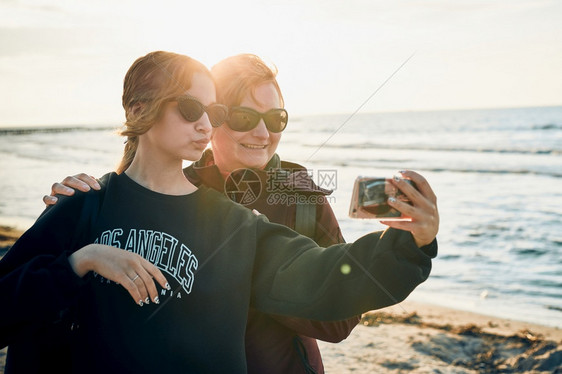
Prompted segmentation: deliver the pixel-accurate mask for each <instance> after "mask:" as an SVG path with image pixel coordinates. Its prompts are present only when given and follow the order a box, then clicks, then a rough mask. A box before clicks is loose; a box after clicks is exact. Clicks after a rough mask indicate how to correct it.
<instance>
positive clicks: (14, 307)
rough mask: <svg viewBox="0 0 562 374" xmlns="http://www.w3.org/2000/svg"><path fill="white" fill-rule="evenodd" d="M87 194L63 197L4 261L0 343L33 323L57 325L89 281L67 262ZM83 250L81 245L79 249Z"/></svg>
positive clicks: (0, 269)
mask: <svg viewBox="0 0 562 374" xmlns="http://www.w3.org/2000/svg"><path fill="white" fill-rule="evenodd" d="M83 197H84V196H83V194H81V193H77V196H74V197H71V198H65V197H60V200H59V202H58V203H57V205H56V206H54V207H52V208H50V209H48V210H47V211H45V212H44V213H43V214H42V215H41V216H40V217H39V218H38V219H37V221H36V222H35V224H34V225H33V226H32V227H31V228H30V229H29V230H27V231H26V232H25V233H24V234H23V235H22V236H21V237H20V238H19V239H18V240H17V241H16V243H14V245H13V246H12V248H10V250H9V251H8V252H7V253H6V254H5V255H4V257H3V258H2V259H1V260H0V295H1V297H2V301H3V305H5V307H2V308H0V343H2V344H6V342H5V340H7V339H8V337H9V336H10V335H11V334H13V332H14V331H17V330H18V329H19V328H20V327H24V326H26V325H28V324H30V323H37V322H47V321H54V320H56V319H57V318H59V314H60V311H61V310H63V309H65V308H67V307H68V306H69V305H70V304H71V302H72V299H73V296H74V295H75V294H76V292H77V291H78V289H79V288H80V287H81V286H82V285H83V284H84V281H83V280H82V279H81V278H80V277H78V276H77V275H76V273H74V271H73V270H72V268H71V266H70V263H69V262H68V256H69V255H70V254H71V253H72V252H73V251H74V250H76V249H77V248H73V247H72V246H73V245H77V244H79V241H78V242H77V241H76V240H75V238H76V237H77V235H79V234H80V233H78V232H77V230H80V229H81V228H79V227H77V225H78V221H79V220H78V217H79V216H80V213H81V208H82V205H83V200H84V199H83ZM80 244H82V243H80Z"/></svg>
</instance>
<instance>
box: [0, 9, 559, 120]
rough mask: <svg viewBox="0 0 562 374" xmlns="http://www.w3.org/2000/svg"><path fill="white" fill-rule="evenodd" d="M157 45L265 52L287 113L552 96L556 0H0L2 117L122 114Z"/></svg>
mask: <svg viewBox="0 0 562 374" xmlns="http://www.w3.org/2000/svg"><path fill="white" fill-rule="evenodd" d="M153 50H168V51H173V52H178V53H183V54H187V55H189V56H191V57H193V58H195V59H198V60H200V61H201V62H203V63H204V64H206V65H207V66H209V67H211V66H212V65H213V64H214V63H216V62H218V61H219V60H220V59H222V58H224V57H227V56H230V55H233V54H238V53H245V52H249V53H255V54H257V55H260V56H261V57H262V58H264V59H265V60H267V61H269V62H271V63H274V64H275V65H276V66H277V67H278V69H279V75H278V80H279V83H280V85H281V89H282V91H283V94H284V96H285V101H286V107H287V109H288V111H289V113H290V114H291V115H293V116H295V115H304V114H327V113H351V112H354V111H355V110H356V109H357V108H358V107H359V106H360V105H361V104H362V103H363V102H364V101H365V100H366V99H367V98H369V96H371V94H373V92H375V90H376V89H377V88H378V87H379V86H380V85H381V84H382V83H383V82H384V81H385V80H387V78H389V76H391V75H392V74H393V73H394V72H395V71H396V69H398V68H399V66H400V65H402V64H403V63H404V61H406V60H407V59H408V58H409V57H411V56H412V55H413V57H412V58H411V59H410V60H409V61H408V62H407V63H406V64H405V65H404V66H403V67H402V68H401V69H400V70H399V71H398V72H396V74H395V75H394V76H393V78H392V79H390V80H389V81H388V82H387V83H386V85H385V86H384V87H383V88H382V89H381V90H380V91H379V92H378V93H377V94H376V95H374V96H373V97H372V98H371V99H370V100H369V101H368V103H367V104H366V105H365V106H364V107H363V108H361V112H381V111H403V110H408V111H413V110H436V109H468V108H490V107H518V106H543V105H562V1H555V0H544V1H541V0H497V1H478V0H433V1H431V0H427V1H421V0H419V1H413V0H412V1H390V0H387V1H379V0H350V1H341V0H329V1H320V0H317V1H312V0H308V1H307V0H300V1H297V0H283V1H254V0H237V1H232V0H225V1H206V0H200V1H199V2H195V1H180V0H177V1H171V0H164V1H138V0H137V1H109V0H96V1H91V0H90V1H83V0H68V1H16V0H13V1H10V0H0V84H1V88H2V89H1V90H0V126H3V127H6V126H19V125H57V124H61V125H66V124H120V123H122V121H123V111H122V108H121V106H120V102H121V101H120V97H121V90H122V81H123V76H124V74H125V72H126V71H127V69H128V68H129V66H130V65H131V64H132V62H133V61H134V60H135V59H136V58H137V57H139V56H142V55H144V54H146V53H148V52H150V51H153Z"/></svg>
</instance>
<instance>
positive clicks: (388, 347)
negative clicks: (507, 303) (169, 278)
mask: <svg viewBox="0 0 562 374" xmlns="http://www.w3.org/2000/svg"><path fill="white" fill-rule="evenodd" d="M19 235H21V232H19V231H17V230H14V229H11V228H10V227H5V226H2V227H0V256H2V255H3V254H4V253H5V252H6V251H7V250H8V249H9V248H10V246H11V244H12V243H13V242H14V240H16V239H17V238H18V237H19ZM319 345H320V349H321V351H322V355H323V358H324V365H325V369H326V373H327V374H340V373H562V330H561V329H560V328H555V327H548V326H542V325H536V324H530V323H526V322H519V321H512V320H507V319H500V318H496V317H489V316H485V315H479V314H475V313H470V312H465V311H461V310H455V309H450V308H444V307H441V306H436V305H431V304H422V303H418V302H412V301H408V300H406V301H405V302H403V303H401V304H399V305H395V306H392V307H389V308H385V309H381V310H377V311H372V312H369V313H366V314H364V315H363V319H362V321H361V325H359V326H357V327H356V328H355V329H354V330H353V331H352V333H351V335H350V336H349V337H348V338H347V339H346V340H345V341H343V342H341V343H338V344H332V343H325V342H319ZM5 358H6V349H3V350H0V374H2V373H3V372H4V362H5Z"/></svg>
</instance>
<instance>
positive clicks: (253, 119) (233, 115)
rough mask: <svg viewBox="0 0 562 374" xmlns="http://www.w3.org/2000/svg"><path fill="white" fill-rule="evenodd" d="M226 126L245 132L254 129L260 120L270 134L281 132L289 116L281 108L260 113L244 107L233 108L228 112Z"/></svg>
mask: <svg viewBox="0 0 562 374" xmlns="http://www.w3.org/2000/svg"><path fill="white" fill-rule="evenodd" d="M228 112H229V113H228V119H227V121H226V124H227V125H228V127H230V128H231V129H232V130H234V131H240V132H246V131H250V130H253V129H255V128H256V126H257V125H258V123H260V119H263V122H265V127H267V129H268V130H269V131H271V132H281V131H283V130H285V127H287V122H288V121H289V115H288V114H287V111H286V110H285V109H283V108H276V109H270V110H268V111H267V112H265V113H260V112H258V111H255V110H253V109H251V108H248V107H245V106H233V107H230V109H229V111H228Z"/></svg>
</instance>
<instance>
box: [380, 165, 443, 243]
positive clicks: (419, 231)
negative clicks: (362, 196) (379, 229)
mask: <svg viewBox="0 0 562 374" xmlns="http://www.w3.org/2000/svg"><path fill="white" fill-rule="evenodd" d="M400 174H401V176H402V177H403V178H406V179H410V180H411V181H413V182H414V183H415V185H416V187H415V188H414V187H413V186H412V185H410V184H409V183H407V182H406V181H405V180H404V179H403V178H399V177H398V178H394V179H393V180H392V183H393V184H394V185H395V186H396V187H398V188H399V189H400V190H401V191H402V192H403V193H404V194H405V195H406V196H408V198H409V200H410V203H411V204H409V203H407V202H403V201H400V199H389V201H388V204H389V205H390V206H392V207H393V208H395V209H396V210H398V211H399V212H401V213H402V215H403V216H405V217H410V218H411V221H410V222H405V221H381V223H383V224H385V225H387V226H389V227H392V228H395V229H399V230H405V231H409V232H410V233H412V236H413V238H414V241H415V242H416V244H417V245H418V247H421V246H424V245H427V244H430V243H431V242H432V241H433V240H434V239H435V237H436V235H437V232H438V230H439V212H438V211H437V197H436V196H435V193H434V192H433V190H432V188H431V186H430V185H429V183H428V182H427V180H426V179H425V178H424V177H423V176H421V175H420V174H418V173H416V172H414V171H411V170H408V171H401V172H400Z"/></svg>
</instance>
